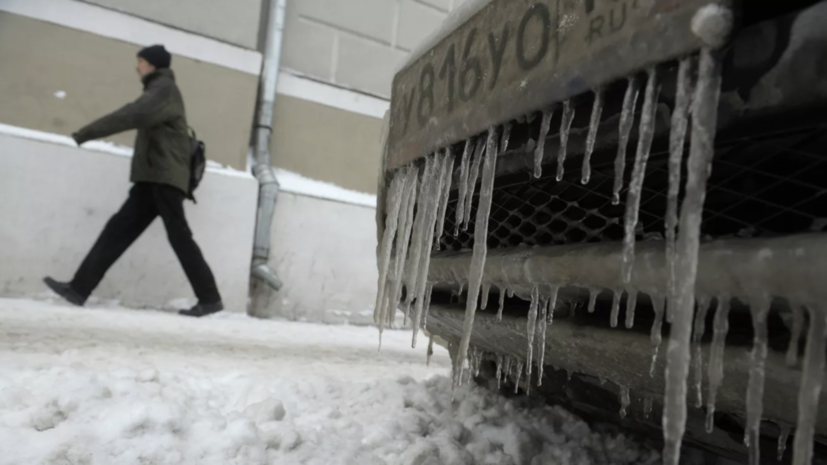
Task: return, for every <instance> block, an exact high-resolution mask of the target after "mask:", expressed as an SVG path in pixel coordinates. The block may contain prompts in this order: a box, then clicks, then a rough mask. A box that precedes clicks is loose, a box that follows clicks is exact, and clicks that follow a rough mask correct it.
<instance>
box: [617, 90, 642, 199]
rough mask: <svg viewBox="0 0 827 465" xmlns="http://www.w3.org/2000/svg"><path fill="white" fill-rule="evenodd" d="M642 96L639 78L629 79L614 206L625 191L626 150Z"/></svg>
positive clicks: (622, 119) (618, 153)
mask: <svg viewBox="0 0 827 465" xmlns="http://www.w3.org/2000/svg"><path fill="white" fill-rule="evenodd" d="M639 94H640V82H639V81H638V79H637V77H635V76H632V77H630V78H629V83H628V85H627V86H626V95H624V96H623V109H622V110H621V113H620V128H619V132H620V134H619V137H618V143H617V157H616V158H615V182H614V191H613V192H614V194H613V195H612V205H617V204H619V203H620V191H621V190H623V175H624V174H625V172H626V149H627V148H628V146H629V135H631V133H632V125H634V123H635V107H636V106H637V98H638V95H639Z"/></svg>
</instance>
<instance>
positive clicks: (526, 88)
mask: <svg viewBox="0 0 827 465" xmlns="http://www.w3.org/2000/svg"><path fill="white" fill-rule="evenodd" d="M825 24H827V2H825V1H821V2H818V1H799V0H797V1H790V2H746V1H741V2H738V1H725V0H721V1H710V0H612V1H601V0H593V1H588V0H545V1H532V2H528V1H519V0H493V1H477V2H471V3H469V4H468V5H467V6H465V8H464V9H462V11H461V12H460V13H458V14H457V15H455V16H454V17H452V18H450V19H449V21H448V22H447V26H446V27H445V28H443V29H442V30H441V31H438V32H437V33H436V35H434V36H432V37H431V38H429V39H428V40H427V41H426V44H425V45H424V46H423V48H422V50H420V51H417V52H414V54H413V56H412V58H411V59H410V60H409V61H408V62H407V63H406V64H405V66H404V67H403V68H402V69H401V70H400V71H399V72H398V73H397V74H396V76H395V78H394V81H393V93H392V100H391V110H390V114H389V116H388V122H389V126H388V132H387V135H386V139H385V141H384V146H385V151H384V156H383V160H382V172H381V174H380V195H379V208H378V211H377V222H378V223H377V227H378V233H379V246H378V253H377V261H378V268H379V274H380V277H379V290H378V295H377V303H376V313H375V319H376V322H377V324H378V325H379V327H380V330H381V329H383V328H384V327H387V326H388V325H390V324H391V323H392V322H393V321H394V318H395V316H396V315H397V311H401V312H403V313H404V315H405V317H406V319H407V320H408V321H410V324H411V325H412V326H413V328H414V332H415V333H416V332H417V331H419V330H424V331H427V333H428V334H429V335H431V336H434V337H438V338H439V339H440V340H441V341H445V343H446V344H447V345H448V347H449V350H450V351H451V353H452V358H453V361H454V370H453V372H454V373H453V375H454V382H455V383H456V384H461V383H464V382H468V380H469V379H471V378H475V377H476V378H480V379H490V380H492V382H494V381H493V380H496V381H495V382H496V383H497V385H500V386H505V388H507V389H512V390H517V391H521V392H523V393H525V394H529V395H539V396H544V397H546V398H547V399H549V400H550V401H553V402H556V403H559V404H561V405H564V406H567V407H568V408H569V409H571V410H573V411H575V412H578V413H580V414H582V415H584V416H586V417H588V418H593V419H596V420H600V421H604V422H615V423H618V424H621V425H623V426H624V427H628V428H629V429H633V430H638V431H639V432H640V433H641V434H649V435H652V436H653V437H654V436H657V437H660V438H662V441H663V450H664V462H665V463H669V464H676V463H677V462H678V460H679V456H680V449H681V445H682V444H689V445H693V446H696V447H700V448H703V449H705V450H707V451H710V452H712V453H715V454H719V455H723V456H728V457H731V458H734V459H742V458H748V459H749V460H750V461H751V462H752V463H759V462H760V461H763V460H769V459H770V458H771V459H772V460H775V459H776V456H780V457H781V459H782V460H785V461H790V460H793V461H794V463H810V462H811V461H812V460H814V459H815V458H819V457H824V456H825V445H827V406H824V405H821V402H820V397H819V394H820V391H821V385H822V379H823V369H824V359H825V353H827V347H825V343H826V342H827V341H825V335H826V334H827V313H825V312H827V286H824V285H823V284H822V281H823V277H824V276H827V237H825V235H824V232H825V229H827V219H825V218H827V198H825V197H824V193H825V192H827V132H826V131H825V129H827V121H825V119H827V32H825V29H824V25H825ZM415 337H416V336H415V335H414V339H415ZM661 430H662V433H661ZM788 443H789V445H790V447H789V448H787V447H786V446H787V444H788Z"/></svg>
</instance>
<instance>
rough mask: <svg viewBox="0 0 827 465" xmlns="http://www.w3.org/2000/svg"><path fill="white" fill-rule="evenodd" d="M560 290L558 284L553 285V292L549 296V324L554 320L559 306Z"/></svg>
mask: <svg viewBox="0 0 827 465" xmlns="http://www.w3.org/2000/svg"><path fill="white" fill-rule="evenodd" d="M559 291H560V288H559V287H558V286H551V293H549V296H548V326H551V324H552V323H553V322H554V310H555V309H556V308H557V294H558V292H559Z"/></svg>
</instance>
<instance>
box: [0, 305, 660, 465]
mask: <svg viewBox="0 0 827 465" xmlns="http://www.w3.org/2000/svg"><path fill="white" fill-rule="evenodd" d="M410 342H411V341H410V332H409V331H386V332H385V335H384V339H383V348H382V352H381V353H377V350H376V349H377V331H376V329H375V328H361V327H351V326H321V325H310V324H303V323H288V322H283V321H261V320H255V319H252V318H247V317H243V316H238V315H216V316H214V317H211V318H206V319H201V320H196V319H186V318H183V317H179V316H177V315H174V314H167V313H162V312H151V311H134V310H132V311H130V310H124V309H77V308H70V307H63V306H60V305H57V304H53V303H48V302H33V301H25V300H3V299H0V451H2V454H0V464H24V463H25V464H199V465H200V464H271V463H272V464H276V463H278V464H299V463H306V464H347V465H350V464H353V465H356V464H359V465H363V464H364V465H372V464H389V465H390V464H394V465H395V464H403V465H437V464H450V465H453V464H469V465H470V464H530V465H542V464H568V463H571V464H587V463H654V462H656V461H657V460H658V455H657V453H655V452H651V451H648V450H646V449H644V448H642V447H640V446H638V445H637V444H635V443H634V442H632V441H631V440H629V439H627V438H624V437H623V436H616V435H611V434H603V433H597V432H594V431H592V430H591V429H590V428H589V427H588V426H587V425H586V424H585V423H583V422H582V421H580V420H578V419H577V418H575V417H573V416H572V415H570V414H568V413H567V412H565V411H563V410H561V409H558V408H550V407H545V406H534V408H527V407H528V405H527V404H526V403H527V402H529V401H527V400H523V401H518V402H515V401H512V400H506V399H504V398H502V397H501V396H498V395H496V394H494V393H492V392H489V391H488V390H485V389H482V388H479V387H464V388H461V389H458V390H457V391H456V393H455V400H454V401H453V402H452V400H451V397H452V393H451V387H450V382H449V380H448V379H447V377H446V375H448V374H449V370H450V368H449V366H450V362H449V358H448V355H447V353H446V352H445V351H444V350H443V349H441V348H438V347H437V348H435V352H436V353H435V355H434V357H433V359H432V360H431V365H430V367H428V366H426V365H425V360H424V359H425V355H424V350H425V345H426V344H425V343H426V342H427V341H425V340H424V339H423V340H419V345H418V347H419V349H417V350H412V349H411V348H410Z"/></svg>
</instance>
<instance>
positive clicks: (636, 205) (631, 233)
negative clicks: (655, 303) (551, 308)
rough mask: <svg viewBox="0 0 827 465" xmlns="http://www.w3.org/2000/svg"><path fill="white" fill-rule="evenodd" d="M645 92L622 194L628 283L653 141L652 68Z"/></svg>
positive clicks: (655, 103) (654, 75)
mask: <svg viewBox="0 0 827 465" xmlns="http://www.w3.org/2000/svg"><path fill="white" fill-rule="evenodd" d="M647 74H648V75H649V79H648V80H647V82H646V92H645V95H644V99H643V111H642V112H641V114H640V128H639V129H640V133H639V136H638V143H637V153H636V155H635V165H634V167H633V169H632V180H631V181H630V182H629V191H628V193H627V194H626V215H625V218H624V229H625V236H624V237H623V258H622V264H621V266H622V270H623V271H622V275H623V276H622V277H623V282H624V283H628V282H629V281H631V279H632V269H633V268H634V265H635V233H636V232H637V224H638V216H639V213H640V197H641V194H642V193H643V181H644V179H645V178H646V163H647V161H648V160H649V152H651V150H652V141H653V140H654V138H655V122H656V120H657V118H656V112H657V106H658V74H657V70H656V69H655V68H654V67H652V68H649V71H648V73H647Z"/></svg>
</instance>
